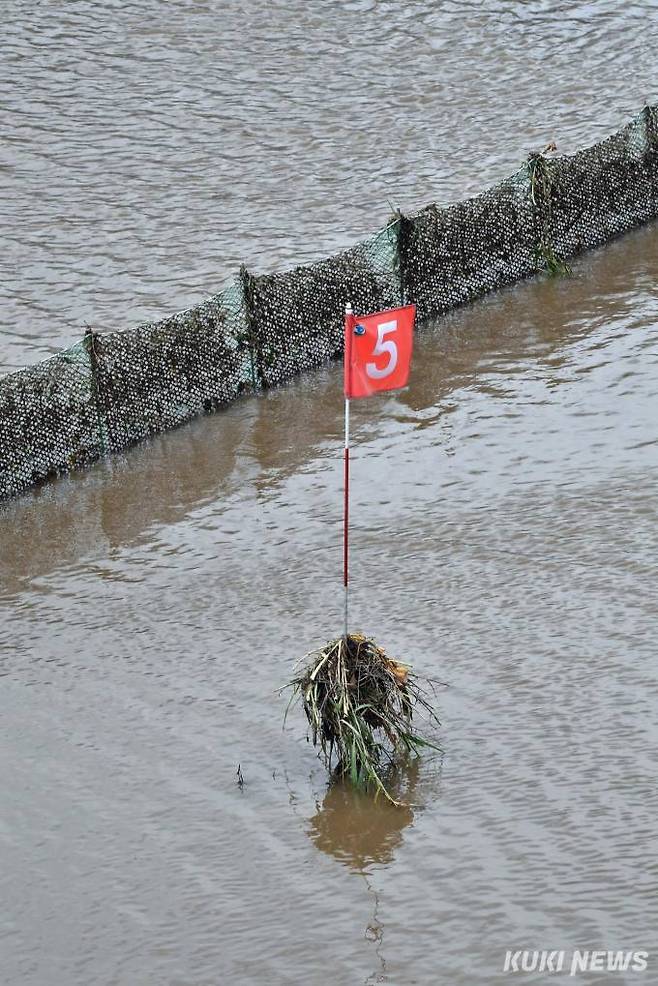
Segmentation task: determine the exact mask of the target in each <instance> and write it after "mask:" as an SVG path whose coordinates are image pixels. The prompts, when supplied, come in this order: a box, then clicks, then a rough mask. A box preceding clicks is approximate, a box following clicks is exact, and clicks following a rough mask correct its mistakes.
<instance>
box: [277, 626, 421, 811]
mask: <svg viewBox="0 0 658 986" xmlns="http://www.w3.org/2000/svg"><path fill="white" fill-rule="evenodd" d="M433 684H434V683H433V682H432V681H430V680H429V679H425V680H424V681H421V679H420V678H419V677H418V676H417V675H416V674H414V672H413V671H412V670H411V668H410V667H409V666H408V665H406V664H400V663H399V662H397V661H394V660H392V659H391V658H390V657H387V655H386V654H385V653H384V651H383V650H382V649H381V648H380V647H378V646H377V645H376V644H375V643H374V641H372V640H370V639H369V638H367V637H364V636H362V635H361V634H350V635H349V636H347V637H339V638H338V639H337V640H332V641H330V642H329V643H328V644H327V645H326V646H325V647H323V648H321V649H320V650H317V651H313V652H312V653H311V654H309V655H308V657H307V663H306V664H305V666H304V667H303V669H302V670H301V671H300V672H299V674H298V675H296V677H294V678H293V679H292V681H291V682H289V687H291V688H292V689H293V694H292V697H291V699H290V703H289V705H288V708H290V705H291V704H292V703H293V702H294V701H295V699H301V701H302V704H303V708H304V712H305V713H306V718H307V720H308V723H309V730H310V736H311V739H312V741H313V744H314V745H315V746H319V747H320V751H321V754H322V757H323V759H324V762H325V764H326V766H327V767H328V768H329V769H330V770H331V769H332V764H335V766H334V767H333V769H334V770H335V772H336V773H338V774H340V775H343V776H344V777H346V778H348V779H349V780H350V781H351V782H352V783H353V784H355V785H356V786H358V787H362V788H366V789H369V790H373V791H374V792H375V795H378V794H383V795H384V796H385V797H386V798H388V800H389V801H391V802H393V803H397V802H395V800H394V798H393V797H392V796H391V795H390V793H389V792H388V790H387V789H386V787H385V785H384V782H383V780H382V776H383V772H384V770H385V769H386V768H387V767H388V766H389V765H390V764H391V763H393V761H394V758H395V753H396V751H399V750H400V749H402V750H404V751H408V752H411V753H415V754H417V753H418V751H419V750H420V749H421V748H422V747H428V746H429V747H432V748H433V749H438V747H437V746H436V745H435V744H434V743H432V742H430V741H429V740H426V739H423V738H422V737H421V736H420V735H419V734H418V732H417V731H416V729H415V725H412V719H413V714H414V711H415V710H417V709H420V710H421V711H422V712H424V713H425V716H426V718H427V720H428V721H429V722H432V721H433V722H434V723H435V724H436V725H439V720H438V719H437V717H436V715H435V713H434V711H433V709H432V706H431V705H430V702H429V698H428V688H431V687H433ZM287 714H288V710H286V715H287Z"/></svg>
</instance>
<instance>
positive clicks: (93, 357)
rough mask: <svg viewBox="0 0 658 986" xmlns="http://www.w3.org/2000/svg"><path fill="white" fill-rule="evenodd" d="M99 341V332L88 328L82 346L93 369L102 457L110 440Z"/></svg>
mask: <svg viewBox="0 0 658 986" xmlns="http://www.w3.org/2000/svg"><path fill="white" fill-rule="evenodd" d="M97 339H98V332H94V331H93V329H92V328H91V327H90V326H87V330H86V332H85V334H84V338H83V340H82V344H83V346H84V347H85V349H86V351H87V355H88V356H89V365H90V367H91V396H92V400H93V402H94V407H95V408H96V420H97V422H98V442H99V445H100V450H101V455H106V454H107V453H108V452H109V451H110V443H109V440H108V433H107V427H106V424H105V421H104V420H103V419H104V414H103V406H102V401H101V392H100V384H99V374H98V354H97V352H96V340H97Z"/></svg>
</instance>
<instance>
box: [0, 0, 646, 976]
mask: <svg viewBox="0 0 658 986" xmlns="http://www.w3.org/2000/svg"><path fill="white" fill-rule="evenodd" d="M8 7H9V8H10V9H11V11H12V14H13V17H12V18H9V20H8V25H7V27H6V37H5V40H4V44H5V47H6V49H7V51H8V52H9V55H10V62H11V59H13V60H14V69H13V71H12V72H11V73H10V76H11V78H10V86H9V89H8V90H7V92H5V93H4V94H3V101H4V104H5V108H6V109H9V110H10V116H9V119H10V120H11V121H12V126H13V127H14V128H15V130H14V132H13V135H10V136H11V140H10V141H9V143H8V145H7V147H6V148H5V150H6V152H7V154H8V155H9V159H8V166H7V168H6V169H5V170H4V171H3V174H4V179H5V180H4V182H3V184H4V191H5V192H8V194H9V198H10V200H11V202H10V205H11V208H13V209H15V210H16V214H15V217H14V219H13V221H11V220H10V223H9V226H8V229H7V234H6V240H5V253H4V256H3V260H2V262H3V264H4V265H5V267H6V268H7V270H8V272H9V273H8V276H7V277H6V278H5V279H4V280H3V283H2V286H1V289H0V290H1V291H2V307H3V330H2V335H1V336H0V347H1V351H2V352H3V353H4V359H5V364H6V367H7V368H10V367H12V366H16V365H19V364H20V363H21V362H31V361H34V360H37V359H40V358H42V357H43V356H44V355H46V354H47V353H48V352H49V351H52V350H53V349H54V348H56V347H57V346H58V345H60V344H63V343H64V342H66V341H69V337H70V336H71V333H73V335H75V332H77V331H78V329H79V327H80V326H81V325H82V324H83V323H84V321H85V320H88V321H90V322H94V324H96V325H99V326H100V327H102V328H110V327H121V326H123V325H127V324H130V323H131V322H134V321H135V320H136V319H138V318H142V317H150V316H159V315H162V314H166V313H167V312H169V311H171V310H173V309H175V308H180V307H182V306H183V305H184V304H188V303H191V302H194V301H195V300H196V299H197V298H198V297H200V296H202V295H203V294H204V293H207V292H209V291H211V290H214V289H215V288H216V287H218V286H221V283H219V282H221V279H222V277H223V276H224V275H225V274H228V273H230V270H232V269H233V268H234V267H235V265H236V264H237V263H238V262H239V261H240V260H246V261H247V262H248V263H251V264H253V265H254V266H255V267H257V268H258V269H263V270H267V269H272V268H274V267H277V266H285V265H286V264H288V263H291V262H294V261H297V260H305V259H308V257H310V256H316V255H317V256H320V255H322V254H323V253H326V252H329V251H330V250H332V249H334V248H336V247H339V246H342V245H345V244H347V243H349V242H350V237H351V238H354V237H355V236H357V235H360V234H361V233H362V232H366V231H368V230H369V229H372V228H373V227H374V225H375V221H376V217H377V215H378V214H379V215H380V216H381V215H384V214H385V213H386V211H387V205H386V198H387V196H391V197H393V198H394V200H395V204H400V205H403V206H408V205H410V204H411V205H414V204H422V203H423V202H424V201H427V200H429V199H432V198H438V199H439V200H443V199H444V198H446V197H452V198H458V197H460V196H462V195H463V194H465V193H467V192H470V191H473V190H475V189H476V188H478V187H481V186H482V185H484V184H488V183H490V182H492V181H494V180H497V179H498V178H499V177H502V175H504V174H505V173H506V172H509V171H511V170H513V168H514V167H516V165H517V164H518V161H519V160H520V159H521V158H522V156H523V154H524V153H525V152H526V151H527V150H528V149H530V148H532V147H534V146H536V145H539V144H541V143H542V142H544V141H548V140H549V139H557V141H558V145H559V146H561V142H563V146H562V149H571V148H572V147H575V146H579V145H582V144H584V143H587V142H590V141H592V140H595V139H598V138H599V137H600V136H601V135H602V133H603V132H605V131H607V130H613V129H616V128H617V126H619V125H621V124H622V123H623V122H625V120H626V118H627V117H628V116H629V115H630V114H631V113H632V112H634V111H635V110H636V109H637V108H639V106H640V105H641V103H642V101H643V99H644V98H647V97H651V96H652V93H651V92H650V91H647V90H643V88H642V87H643V86H645V85H647V86H648V84H649V81H650V79H651V70H652V69H653V66H654V60H653V58H654V56H653V55H651V57H650V51H649V43H650V38H651V32H650V30H649V23H650V20H651V17H652V16H653V12H655V8H654V7H653V5H652V4H648V3H644V4H635V5H634V4H624V5H622V4H617V3H614V2H610V3H591V4H580V3H571V4H564V5H562V6H560V7H559V13H558V12H556V11H557V10H558V7H557V6H556V5H554V4H553V5H549V4H543V3H527V4H518V5H516V4H509V5H498V4H493V3H486V4H483V5H478V6H477V7H470V6H469V5H464V4H460V5H459V6H457V5H453V4H444V5H436V4H430V3H427V4H426V3H418V4H398V3H383V2H382V3H375V2H363V3H344V4H339V3H332V2H327V3H326V4H324V3H323V4H303V5H302V4H293V3H290V2H287V3H277V4H267V5H265V4H261V3H247V4H246V5H237V4H233V3H226V4H221V5H220V4H212V5H211V4H201V3H183V2H177V3H172V4H168V5H166V16H165V13H164V10H165V5H157V4H151V3H146V2H135V3H132V4H111V3H108V4H103V5H99V4H93V3H90V2H81V3H77V4H75V5H73V4H71V5H64V6H62V5H59V4H54V3H44V4H41V5H37V6H34V5H26V4H24V3H19V2H10V3H9V4H8ZM405 59H406V60H405ZM380 63H381V67H379V68H378V66H379V65H380ZM653 95H654V96H655V93H654V94H653ZM383 135H384V136H385V137H386V140H384V139H383ZM21 197H22V198H21ZM21 202H22V205H21ZM28 205H29V206H30V208H28ZM19 210H20V211H21V214H20V217H19V216H18V211H19ZM8 214H9V215H10V216H11V212H9V213H7V212H5V219H4V221H5V223H6V222H7V215H8ZM657 285H658V226H656V225H653V226H650V227H647V228H645V229H643V230H639V231H636V232H634V233H631V234H629V235H628V236H626V237H624V238H623V239H621V240H618V241H616V242H615V243H613V244H611V245H610V246H608V247H606V248H605V249H603V250H600V251H597V252H595V253H591V254H588V255H587V256H584V257H582V258H580V259H579V260H578V261H577V262H576V263H575V264H574V276H573V278H570V279H564V280H551V279H545V280H540V279H538V280H533V281H528V282H526V283H524V284H521V285H518V286H515V287H513V288H511V289H508V290H505V291H503V292H500V293H498V294H495V295H492V296H490V297H488V298H487V299H484V300H483V301H480V302H478V303H476V304H473V305H471V306H469V307H467V308H464V309H461V310H459V311H457V312H455V313H453V314H451V315H450V316H448V317H445V318H442V319H440V320H438V321H436V322H435V323H434V324H431V325H426V326H423V327H422V328H421V329H420V331H419V332H418V334H417V337H416V350H415V357H414V365H413V373H412V378H411V384H410V387H409V388H408V389H407V390H406V391H404V392H401V393H397V394H391V395H386V396H382V397H380V398H377V399H373V400H371V401H364V402H355V404H354V405H353V441H354V462H353V505H352V516H353V534H352V575H353V588H352V614H353V621H354V626H355V628H360V629H362V630H364V631H365V632H366V633H369V634H372V635H374V636H376V638H377V640H378V642H379V643H381V644H382V645H383V646H384V647H385V648H386V649H387V650H389V651H390V653H391V654H392V655H394V656H396V657H398V658H400V659H408V660H410V661H411V662H413V664H414V666H415V667H416V668H417V669H418V670H419V671H421V672H423V673H426V674H430V675H433V676H436V677H438V678H439V679H441V681H443V682H445V683H446V687H445V688H443V689H441V690H440V692H439V694H438V695H437V708H438V712H439V715H440V718H441V720H442V723H443V725H442V729H441V731H440V742H441V746H442V749H443V754H442V755H439V754H431V755H426V756H424V757H423V758H422V759H421V760H419V761H414V760H410V761H409V762H407V763H404V764H402V765H401V768H400V771H399V774H398V776H397V778H396V779H395V787H396V790H397V791H398V792H399V793H400V795H401V796H402V797H403V798H404V799H405V801H406V802H407V804H408V806H407V807H405V808H402V809H395V808H393V807H391V806H390V805H387V804H385V803H381V802H380V803H377V804H373V803H372V801H371V800H369V799H367V798H364V797H363V796H360V795H358V794H355V793H353V792H350V791H349V790H346V789H345V788H344V787H342V786H340V785H338V786H331V785H328V784H327V777H326V773H325V771H324V770H323V768H322V766H321V764H320V763H319V761H318V760H317V758H316V756H315V753H314V750H313V748H312V746H311V745H310V744H308V743H307V742H306V739H305V729H304V721H303V716H302V714H301V712H300V710H296V711H293V712H292V713H291V715H290V717H289V719H288V723H287V725H286V729H285V730H282V719H283V712H284V709H285V704H286V699H285V697H284V696H280V695H278V694H277V689H278V688H279V686H281V685H282V684H284V683H285V681H286V680H287V679H288V678H289V677H290V675H291V672H292V667H293V663H294V661H295V660H296V659H297V658H299V657H301V656H302V655H303V654H304V653H305V652H306V651H308V650H309V649H310V648H312V647H313V646H315V645H318V644H322V643H323V642H324V641H326V640H327V639H328V638H330V637H332V636H335V635H336V634H337V633H339V632H340V629H341V625H342V623H341V621H342V595H341V570H340V568H341V516H340V514H341V479H342V474H341V454H342V451H341V441H342V426H343V417H342V414H343V407H342V399H341V373H340V367H338V366H335V365H334V366H329V367H327V368H324V369H322V370H321V371H319V372H317V373H315V374H310V375H306V376H304V377H301V378H299V379H298V380H296V381H295V382H293V383H292V384H291V385H289V386H287V387H284V388H281V389H279V390H275V391H271V392H268V393H266V394H262V395H260V396H257V397H250V398H248V399H245V400H242V401H239V402H236V403H235V404H232V405H231V406H228V407H227V408H226V409H225V410H223V411H222V412H220V413H218V414H216V415H213V416H211V417H207V418H204V419H201V420H198V421H195V422H192V423H191V424H189V425H187V426H185V427H183V428H181V429H179V430H178V431H176V432H172V433H170V434H167V435H163V436H160V437H158V438H156V439H154V440H153V441H150V442H148V443H146V444H144V445H142V446H140V447H139V448H136V449H134V450H131V451H129V452H127V453H126V454H125V455H115V456H113V457H112V458H110V459H108V460H106V461H104V462H101V463H99V464H97V465H96V466H95V467H94V468H92V469H90V470H88V471H86V472H84V473H78V474H75V475H72V476H70V477H65V478H62V479H60V480H58V481H56V482H52V483H49V484H46V485H44V486H42V487H40V488H39V489H37V490H35V491H32V492H31V493H29V494H27V495H25V496H23V497H22V498H20V499H19V500H16V501H13V502H10V503H6V504H3V505H2V506H1V507H0V525H1V527H0V641H1V644H2V648H1V656H0V669H1V671H0V673H1V674H2V679H1V684H0V732H1V737H2V756H1V758H0V790H1V791H2V810H1V813H0V880H1V881H2V900H3V907H2V911H1V913H0V966H1V968H2V981H3V983H4V982H6V983H8V984H10V986H89V984H91V983H94V984H96V983H98V984H104V986H110V984H112V986H115V984H116V986H220V984H222V986H223V984H224V983H231V984H239V986H243V984H244V986H250V984H256V983H263V984H273V986H279V984H297V983H305V984H313V986H316V984H317V986H321V984H325V983H332V984H336V986H352V984H357V983H376V982H387V983H391V984H394V986H411V984H418V986H430V984H432V986H433V984H442V986H443V984H446V986H474V984H483V986H484V984H492V983H494V984H495V983H498V982H501V983H502V982H503V981H508V979H509V977H508V976H505V975H504V974H503V971H502V970H503V962H504V959H505V952H506V950H507V949H511V948H514V949H518V948H539V949H542V948H546V949H564V950H567V951H571V950H573V949H577V948H578V949H627V950H646V951H649V952H650V953H651V955H650V957H649V970H648V972H647V973H646V974H645V975H644V976H641V975H636V976H635V977H633V976H632V975H631V974H630V973H629V974H627V975H626V976H625V975H624V974H623V973H621V974H620V973H617V974H612V973H611V974H609V975H603V974H601V975H599V976H598V977H597V974H596V973H594V974H592V975H591V976H589V977H586V978H582V979H581V980H578V979H577V978H574V979H570V980H569V981H570V982H583V983H587V984H588V986H589V984H592V983H596V984H598V983H600V982H614V983H626V982H627V981H636V980H637V981H639V982H651V981H655V978H656V969H658V942H657V940H656V927H657V926H658V896H657V893H656V890H657V883H658V864H657V863H656V859H657V858H658V839H657V837H656V813H657V811H658V793H657V791H658V785H657V783H656V782H657V770H656V756H655V750H656V744H657V742H658V714H657V712H656V708H657V698H658V694H657V693H658V674H657V669H656V611H657V606H658V590H657V589H656V561H655V559H656V556H657V554H658V497H657V495H656V489H657V488H658V436H657V434H656V420H657V412H658V287H657ZM238 764H239V765H240V768H241V772H242V775H243V777H244V785H243V786H242V787H240V786H238V784H237V777H236V771H237V768H238ZM627 977H630V979H629V978H627ZM544 981H545V977H543V978H542V976H541V974H535V975H533V974H528V975H525V976H524V977H523V982H528V983H530V982H532V983H539V982H544ZM555 981H556V982H559V981H560V977H559V976H556V977H555Z"/></svg>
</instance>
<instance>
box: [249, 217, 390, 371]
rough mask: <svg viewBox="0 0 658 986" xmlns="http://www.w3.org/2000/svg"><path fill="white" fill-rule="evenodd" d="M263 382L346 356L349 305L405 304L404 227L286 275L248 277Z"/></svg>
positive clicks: (364, 309) (371, 308)
mask: <svg viewBox="0 0 658 986" xmlns="http://www.w3.org/2000/svg"><path fill="white" fill-rule="evenodd" d="M243 286H244V291H245V296H246V302H247V307H248V310H249V315H250V331H251V337H252V339H253V342H254V347H255V355H256V366H257V372H258V381H259V383H260V384H261V385H263V386H272V385H274V384H279V383H282V382H283V381H284V380H288V379H290V378H291V377H293V376H295V375H296V374H298V373H301V372H302V371H304V370H309V369H311V368H313V367H316V366H319V365H320V364H321V363H324V362H326V361H327V360H329V359H331V358H332V357H335V356H337V355H338V354H339V353H341V352H342V351H343V320H344V312H345V303H346V302H347V301H349V302H350V303H351V304H352V306H353V308H354V311H356V312H361V313H367V312H370V311H377V310H378V309H381V308H391V307H394V306H395V305H397V304H399V301H400V281H399V273H398V271H397V222H395V223H392V224H390V225H389V226H387V227H386V228H385V229H383V230H381V231H380V232H379V233H376V234H375V235H374V236H372V237H370V238H369V239H367V240H364V241H363V242H362V243H359V244H357V245H356V246H355V247H352V248H351V249H350V250H346V251H344V252H343V253H340V254H338V255H337V256H335V257H330V258H329V259H328V260H323V261H320V262H319V263H316V264H310V265H308V266H304V267H296V268H295V269H294V270H290V271H285V272H284V273H281V274H264V275H261V276H258V277H253V276H251V275H249V274H247V273H246V271H243Z"/></svg>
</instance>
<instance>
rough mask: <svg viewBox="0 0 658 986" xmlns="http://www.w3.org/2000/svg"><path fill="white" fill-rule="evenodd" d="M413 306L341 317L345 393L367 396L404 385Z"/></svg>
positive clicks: (413, 316)
mask: <svg viewBox="0 0 658 986" xmlns="http://www.w3.org/2000/svg"><path fill="white" fill-rule="evenodd" d="M415 317H416V306H415V305H405V306H404V308H390V309H389V310H388V311H385V312H377V314H375V315H365V316H359V317H357V316H356V315H346V316H345V396H346V397H350V398H354V397H370V395H371V394H375V393H377V391H380V390H399V388H400V387H406V385H407V380H408V379H409V367H410V365H411V350H412V346H413V332H414V319H415Z"/></svg>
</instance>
